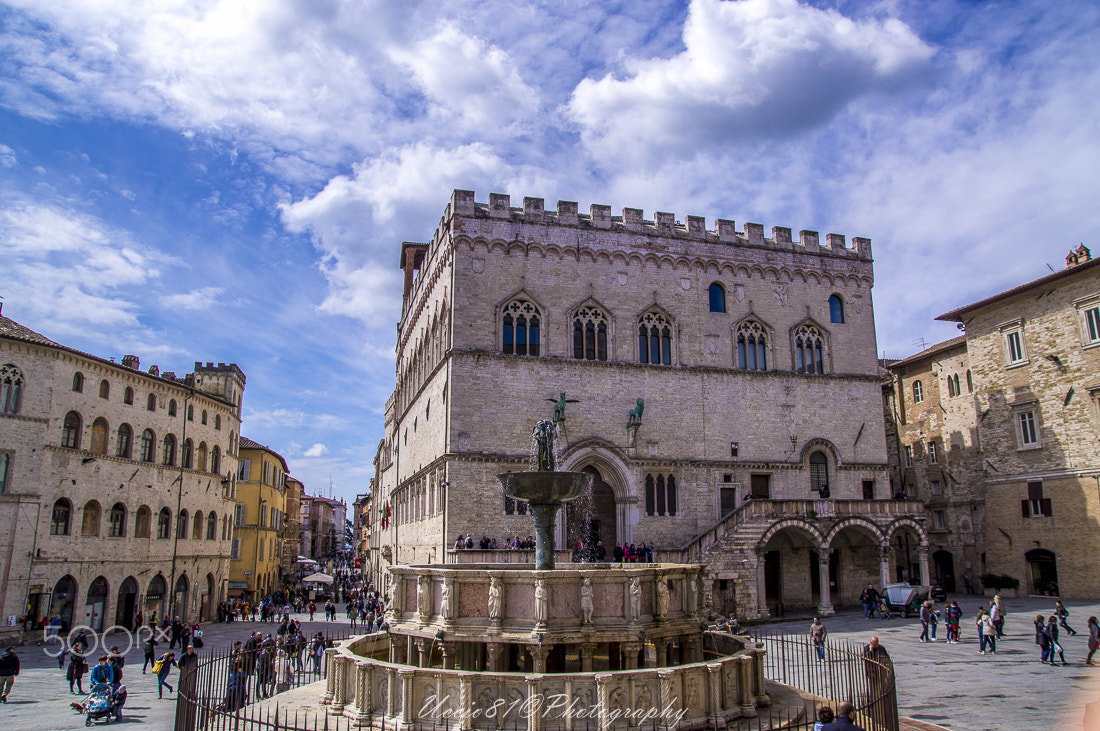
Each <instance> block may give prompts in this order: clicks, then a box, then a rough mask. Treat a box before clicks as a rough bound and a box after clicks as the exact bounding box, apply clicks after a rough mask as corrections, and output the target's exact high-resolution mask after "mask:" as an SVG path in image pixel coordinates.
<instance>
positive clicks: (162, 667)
mask: <svg viewBox="0 0 1100 731" xmlns="http://www.w3.org/2000/svg"><path fill="white" fill-rule="evenodd" d="M175 664H176V653H174V652H166V653H164V654H163V655H161V656H160V659H158V660H157V663H156V665H154V666H153V674H154V675H156V676H157V697H158V698H163V697H164V689H165V688H168V692H169V693H173V692H175V688H173V687H172V686H170V685H168V673H170V672H172V668H173V666H175Z"/></svg>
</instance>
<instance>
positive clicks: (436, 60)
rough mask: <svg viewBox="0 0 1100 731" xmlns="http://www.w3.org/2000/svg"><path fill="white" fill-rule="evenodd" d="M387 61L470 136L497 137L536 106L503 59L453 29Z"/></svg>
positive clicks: (445, 28) (504, 56) (490, 47)
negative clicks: (409, 74)
mask: <svg viewBox="0 0 1100 731" xmlns="http://www.w3.org/2000/svg"><path fill="white" fill-rule="evenodd" d="M392 56H393V58H394V59H395V60H397V61H398V62H400V63H404V64H406V65H407V66H408V67H409V68H411V69H412V71H413V75H414V76H415V78H416V80H417V81H418V82H419V84H420V86H421V88H422V89H423V90H424V92H425V93H426V94H427V95H428V96H429V97H430V98H431V99H432V100H433V101H434V102H435V103H436V104H437V105H438V106H439V107H440V108H441V110H440V111H442V112H444V116H446V117H451V116H455V117H457V118H458V120H460V121H461V122H462V123H463V124H464V125H465V126H466V127H467V128H468V129H471V130H472V131H478V132H481V133H485V132H488V131H490V130H495V131H497V132H500V131H501V130H502V129H507V128H508V127H510V126H511V125H513V124H514V123H516V122H519V121H522V120H524V119H525V118H527V117H528V116H529V115H530V114H532V113H533V112H534V111H535V109H536V107H537V105H538V100H537V96H536V92H535V90H534V89H532V88H531V87H529V86H527V85H526V84H525V83H524V82H523V80H522V79H521V78H520V76H519V72H518V70H517V69H516V66H515V64H514V63H513V62H512V59H511V58H509V56H508V54H507V53H505V52H504V51H502V50H501V49H500V48H498V47H496V46H493V45H490V44H488V43H486V42H485V41H483V40H481V39H479V38H476V37H473V36H469V35H466V34H464V33H462V32H461V31H460V30H459V29H458V27H457V26H455V25H454V24H452V23H447V24H445V25H444V26H443V27H442V28H441V29H440V30H439V32H437V33H436V34H435V35H433V36H431V37H430V38H427V39H425V40H423V41H420V42H418V43H416V44H415V45H413V46H411V47H408V48H400V47H397V48H395V49H394V50H393V52H392ZM479 127H481V129H480V130H479V129H478V128H479Z"/></svg>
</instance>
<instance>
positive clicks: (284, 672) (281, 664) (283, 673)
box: [275, 647, 294, 693]
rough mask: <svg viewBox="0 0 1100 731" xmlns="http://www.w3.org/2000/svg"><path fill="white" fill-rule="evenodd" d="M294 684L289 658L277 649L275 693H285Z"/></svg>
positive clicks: (283, 651) (284, 652) (281, 650)
mask: <svg viewBox="0 0 1100 731" xmlns="http://www.w3.org/2000/svg"><path fill="white" fill-rule="evenodd" d="M292 683H294V670H293V669H291V666H290V657H289V656H288V655H287V654H286V650H284V649H282V648H281V647H280V648H279V651H278V652H277V653H276V654H275V692H276V693H285V692H286V691H288V690H290V686H291V684H292Z"/></svg>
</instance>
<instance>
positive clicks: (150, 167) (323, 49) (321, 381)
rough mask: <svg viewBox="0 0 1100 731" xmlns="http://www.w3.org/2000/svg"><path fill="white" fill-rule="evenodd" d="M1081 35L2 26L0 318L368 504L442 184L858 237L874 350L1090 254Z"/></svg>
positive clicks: (122, 1) (685, 11) (943, 16)
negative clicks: (183, 401)
mask: <svg viewBox="0 0 1100 731" xmlns="http://www.w3.org/2000/svg"><path fill="white" fill-rule="evenodd" d="M1098 26H1100V8H1098V6H1097V5H1096V4H1095V3H1093V2H1075V1H1074V0H1064V1H1063V2H1058V3H1052V2H1047V1H1045V0H1035V1H1033V2H1026V1H1024V0H1021V1H1019V2H964V1H951V0H942V1H941V0H881V1H880V2H854V1H853V2H849V1H848V0H831V1H828V0H821V1H820V2H803V3H799V2H796V1H795V0H742V1H740V2H720V1H719V0H691V1H690V2H672V1H667V2H661V1H658V0H624V1H622V2H615V1H613V0H605V1H603V2H579V1H578V0H556V1H554V2H527V3H524V2H518V1H512V2H509V1H506V0H483V1H482V2H479V3H476V4H475V3H470V2H451V1H450V0H433V1H432V2H424V3H420V2H415V1H414V0H404V1H403V2H400V3H397V2H386V1H377V2H376V1H374V0H347V1H341V0H296V1H295V0H283V1H280V0H197V1H195V2H182V1H173V0H161V1H159V2H150V1H149V0H50V2H42V1H41V0H9V1H8V2H7V3H6V4H5V3H2V2H0V296H2V297H3V313H4V314H5V315H7V316H8V317H11V318H13V319H15V320H16V321H18V322H20V323H22V324H24V325H26V326H28V327H30V328H32V329H34V330H37V331H39V332H41V333H43V334H45V335H46V336H48V337H50V338H53V339H54V340H57V341H59V342H62V343H65V344H67V345H71V346H73V347H77V348H80V349H83V350H86V351H88V352H91V353H94V354H96V355H100V356H103V357H110V356H114V357H119V356H121V355H122V354H124V353H134V354H137V355H139V356H140V357H141V359H142V364H143V366H146V365H149V364H153V363H156V364H158V365H160V367H161V368H162V369H165V370H175V371H177V372H187V371H189V370H190V369H191V367H192V365H193V363H194V361H196V360H203V361H207V360H212V361H226V362H230V361H231V362H235V363H237V364H239V365H240V366H241V368H242V369H243V370H244V372H245V374H246V375H247V378H248V386H247V390H246V392H245V412H244V420H245V424H244V429H243V431H244V434H245V436H248V437H250V438H251V439H254V440H256V441H258V442H261V443H264V444H267V445H270V446H271V447H272V448H273V449H275V450H277V451H279V452H280V453H281V454H283V456H284V457H286V458H287V460H288V462H289V464H290V467H291V471H292V472H293V473H294V474H295V475H297V476H298V477H300V478H301V479H303V480H304V481H305V483H306V486H307V489H308V490H310V491H314V492H322V491H323V492H327V490H328V486H329V483H330V480H331V483H332V485H333V489H334V492H335V494H336V495H337V496H344V497H347V498H349V499H350V498H351V497H353V496H354V494H355V493H356V492H363V491H365V490H366V487H367V484H368V480H369V478H370V476H371V470H372V467H371V460H372V458H373V456H374V452H375V448H376V446H377V444H378V442H379V440H380V439H381V438H382V435H383V432H382V411H383V407H384V404H385V400H386V398H387V396H388V395H389V393H390V391H391V389H392V387H393V380H394V366H393V345H394V336H395V327H394V325H395V323H396V321H397V319H398V316H399V312H400V278H399V271H398V270H397V268H396V266H397V262H398V252H399V247H400V243H401V241H403V240H411V241H424V240H427V238H428V237H429V236H430V235H431V232H432V230H433V229H434V227H435V225H436V223H437V222H438V220H439V217H440V215H441V214H442V211H443V207H444V206H445V204H446V202H447V200H448V197H449V194H450V191H451V189H452V188H466V189H472V190H475V191H476V192H477V200H479V201H487V200H488V194H489V192H490V191H492V192H507V193H510V194H512V196H513V200H514V201H518V200H519V199H521V198H522V197H523V196H525V195H527V196H536V197H543V198H545V199H546V201H547V203H548V205H549V206H553V204H554V202H556V201H557V200H558V199H564V200H574V201H578V202H580V204H581V207H582V210H584V209H586V208H587V207H588V205H589V204H591V203H605V204H609V205H611V206H612V208H613V209H621V208H623V207H637V208H643V209H645V211H646V214H647V217H650V216H651V215H652V212H653V211H655V210H664V211H673V212H675V213H676V214H677V216H678V218H680V219H681V220H682V217H683V216H684V215H688V214H691V215H703V216H706V217H707V219H708V224H709V225H710V226H713V220H714V219H715V218H720V217H721V218H731V219H734V220H736V221H738V222H739V224H740V223H741V222H744V221H753V222H760V223H763V224H764V226H765V230H770V228H771V226H773V225H779V226H790V227H792V228H794V229H795V230H796V231H797V230H799V229H813V230H819V231H821V232H822V233H823V234H824V233H826V232H837V233H844V234H846V235H848V236H849V237H851V236H867V237H870V238H871V239H872V240H873V242H874V247H875V248H874V251H875V256H876V265H875V268H876V275H877V282H876V284H877V286H876V288H875V305H876V307H875V309H876V316H877V323H878V338H879V350H880V351H881V352H883V353H885V354H886V355H888V356H890V357H901V356H905V355H908V354H910V353H912V352H915V351H916V350H919V349H920V348H921V345H922V342H924V343H927V344H932V343H934V342H937V341H939V340H942V339H946V338H948V337H952V336H954V335H955V334H957V331H955V330H954V328H953V327H952V326H950V325H948V324H944V323H935V322H933V318H934V317H935V315H937V314H939V313H941V312H944V311H946V310H949V309H952V308H954V307H957V306H959V305H962V304H966V303H969V302H972V301H974V300H977V299H979V298H981V297H983V296H986V295H989V294H991V293H994V292H997V291H1000V290H1002V289H1005V288H1007V287H1010V286H1013V285H1015V284H1018V283H1021V282H1023V281H1027V280H1030V279H1033V278H1036V277H1039V276H1042V275H1044V274H1046V273H1049V269H1048V265H1049V266H1051V267H1054V268H1055V269H1058V268H1061V266H1063V265H1064V256H1065V254H1066V252H1067V251H1069V249H1070V248H1071V247H1074V246H1076V245H1077V244H1078V243H1080V242H1084V243H1085V244H1086V245H1090V246H1094V247H1096V246H1100V236H1097V233H1098V232H1100V205H1098V192H1100V185H1098V184H1097V176H1098V174H1100V173H1098V171H1100V124H1098V121H1097V120H1100V44H1097V43H1096V38H1097V37H1098V30H1100V29H1098Z"/></svg>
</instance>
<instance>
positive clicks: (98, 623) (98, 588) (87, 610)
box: [84, 576, 107, 632]
mask: <svg viewBox="0 0 1100 731" xmlns="http://www.w3.org/2000/svg"><path fill="white" fill-rule="evenodd" d="M106 606H107V579H105V578H103V577H102V576H97V577H96V579H95V581H93V582H92V585H91V586H89V587H88V599H87V601H85V602H84V624H85V625H86V626H88V627H91V628H92V629H93V630H95V631H96V632H102V631H103V608H104V607H106Z"/></svg>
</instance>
